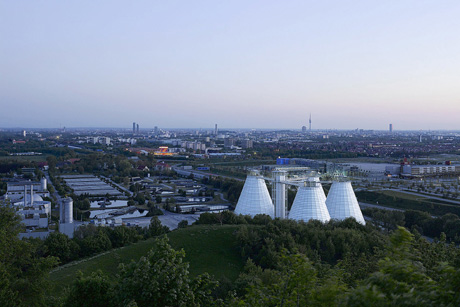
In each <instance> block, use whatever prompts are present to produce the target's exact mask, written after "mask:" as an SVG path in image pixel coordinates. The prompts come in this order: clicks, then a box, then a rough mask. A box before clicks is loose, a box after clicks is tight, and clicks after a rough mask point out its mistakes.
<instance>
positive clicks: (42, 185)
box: [40, 177, 48, 191]
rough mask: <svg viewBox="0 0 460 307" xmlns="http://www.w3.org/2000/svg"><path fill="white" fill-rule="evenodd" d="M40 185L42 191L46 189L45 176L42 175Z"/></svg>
mask: <svg viewBox="0 0 460 307" xmlns="http://www.w3.org/2000/svg"><path fill="white" fill-rule="evenodd" d="M40 185H41V188H42V191H46V190H48V186H47V182H46V178H45V177H43V178H42V179H41V180H40Z"/></svg>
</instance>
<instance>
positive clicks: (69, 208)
mask: <svg viewBox="0 0 460 307" xmlns="http://www.w3.org/2000/svg"><path fill="white" fill-rule="evenodd" d="M60 215H61V224H66V223H73V200H72V198H70V197H68V198H64V199H63V200H62V203H61V208H60Z"/></svg>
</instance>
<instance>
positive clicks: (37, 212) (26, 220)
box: [10, 185, 51, 228]
mask: <svg viewBox="0 0 460 307" xmlns="http://www.w3.org/2000/svg"><path fill="white" fill-rule="evenodd" d="M33 187H34V186H33V185H30V186H27V185H25V186H24V191H23V193H22V195H23V197H22V199H16V200H10V201H11V203H10V204H11V205H12V207H13V208H15V209H16V211H17V213H18V215H19V216H20V217H21V218H22V223H23V224H24V225H25V226H26V227H30V228H48V218H49V216H50V214H51V202H50V201H44V200H43V198H42V197H41V196H40V195H38V194H34V189H33ZM24 195H25V196H24Z"/></svg>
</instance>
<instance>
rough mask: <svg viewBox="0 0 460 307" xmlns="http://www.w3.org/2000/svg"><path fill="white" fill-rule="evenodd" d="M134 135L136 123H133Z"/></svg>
mask: <svg viewBox="0 0 460 307" xmlns="http://www.w3.org/2000/svg"><path fill="white" fill-rule="evenodd" d="M135 133H136V123H135V122H133V134H135Z"/></svg>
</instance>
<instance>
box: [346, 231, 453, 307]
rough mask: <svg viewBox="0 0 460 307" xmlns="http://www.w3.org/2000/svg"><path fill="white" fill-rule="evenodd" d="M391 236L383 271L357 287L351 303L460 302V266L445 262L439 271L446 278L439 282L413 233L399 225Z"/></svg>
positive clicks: (444, 304)
mask: <svg viewBox="0 0 460 307" xmlns="http://www.w3.org/2000/svg"><path fill="white" fill-rule="evenodd" d="M390 239H391V240H390V241H391V243H390V244H389V246H388V247H387V251H386V257H385V258H384V259H382V260H380V262H379V271H377V272H375V273H373V274H371V276H370V277H368V278H367V279H366V280H365V281H364V282H363V284H362V285H361V286H360V287H358V288H356V289H355V290H353V292H352V293H351V294H350V295H349V296H348V298H347V305H348V306H435V305H440V306H459V304H460V294H459V293H458V286H459V285H460V279H459V277H460V270H459V269H454V268H452V267H450V266H449V265H447V264H445V263H441V264H440V265H439V266H438V275H439V276H442V277H443V278H441V279H440V282H436V281H435V280H433V279H432V278H431V277H430V276H428V275H427V271H426V268H425V267H424V266H423V264H422V263H421V261H420V260H421V254H422V253H421V251H419V250H417V249H416V248H415V247H414V243H415V241H414V237H413V235H412V234H411V233H409V232H408V231H407V230H406V229H405V228H402V227H399V228H398V229H397V230H396V231H395V232H394V233H393V235H392V236H391V238H390Z"/></svg>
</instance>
